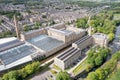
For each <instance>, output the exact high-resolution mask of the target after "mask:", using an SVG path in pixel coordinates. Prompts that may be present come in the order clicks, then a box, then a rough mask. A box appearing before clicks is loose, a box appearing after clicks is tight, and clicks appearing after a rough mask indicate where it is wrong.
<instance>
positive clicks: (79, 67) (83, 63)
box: [73, 59, 87, 75]
mask: <svg viewBox="0 0 120 80" xmlns="http://www.w3.org/2000/svg"><path fill="white" fill-rule="evenodd" d="M86 62H87V59H85V60H84V61H83V62H82V63H81V64H79V65H78V66H77V67H76V68H75V69H74V70H73V74H74V75H76V74H78V73H80V72H81V71H83V70H85V69H86V65H87V63H86Z"/></svg>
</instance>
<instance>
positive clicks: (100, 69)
mask: <svg viewBox="0 0 120 80" xmlns="http://www.w3.org/2000/svg"><path fill="white" fill-rule="evenodd" d="M95 72H96V73H97V74H98V77H99V80H104V78H105V72H104V70H103V69H102V68H99V69H97V70H96V71H95Z"/></svg>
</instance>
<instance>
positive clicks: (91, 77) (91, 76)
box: [86, 72, 99, 80]
mask: <svg viewBox="0 0 120 80" xmlns="http://www.w3.org/2000/svg"><path fill="white" fill-rule="evenodd" d="M86 80H99V78H98V75H97V73H96V72H90V73H89V74H88V76H87V79H86Z"/></svg>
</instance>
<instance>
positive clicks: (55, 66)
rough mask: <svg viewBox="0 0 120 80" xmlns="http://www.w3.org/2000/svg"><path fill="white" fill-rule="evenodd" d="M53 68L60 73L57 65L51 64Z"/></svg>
mask: <svg viewBox="0 0 120 80" xmlns="http://www.w3.org/2000/svg"><path fill="white" fill-rule="evenodd" d="M53 68H54V69H56V70H59V71H62V69H61V68H59V67H58V66H57V65H55V64H53Z"/></svg>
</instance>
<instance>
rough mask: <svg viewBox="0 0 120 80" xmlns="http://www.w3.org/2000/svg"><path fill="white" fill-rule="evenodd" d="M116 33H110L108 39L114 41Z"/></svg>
mask: <svg viewBox="0 0 120 80" xmlns="http://www.w3.org/2000/svg"><path fill="white" fill-rule="evenodd" d="M114 36H115V35H114V33H109V34H108V38H109V41H112V40H113V39H114Z"/></svg>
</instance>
